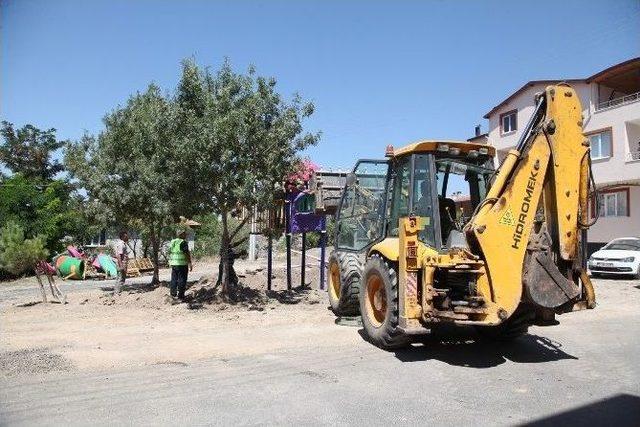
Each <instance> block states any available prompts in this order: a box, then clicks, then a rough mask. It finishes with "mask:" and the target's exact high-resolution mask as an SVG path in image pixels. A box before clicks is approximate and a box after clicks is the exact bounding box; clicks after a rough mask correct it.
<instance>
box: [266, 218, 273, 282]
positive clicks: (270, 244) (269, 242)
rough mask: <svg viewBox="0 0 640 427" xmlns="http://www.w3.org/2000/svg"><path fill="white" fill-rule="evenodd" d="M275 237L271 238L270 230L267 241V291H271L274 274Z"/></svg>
mask: <svg viewBox="0 0 640 427" xmlns="http://www.w3.org/2000/svg"><path fill="white" fill-rule="evenodd" d="M272 249H273V237H271V230H269V237H268V239H267V290H268V291H270V290H271V275H272V274H273V254H272V252H273V250H272Z"/></svg>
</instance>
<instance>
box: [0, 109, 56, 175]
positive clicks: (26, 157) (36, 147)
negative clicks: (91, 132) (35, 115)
mask: <svg viewBox="0 0 640 427" xmlns="http://www.w3.org/2000/svg"><path fill="white" fill-rule="evenodd" d="M0 134H1V135H2V138H3V143H2V145H0V164H4V165H6V167H7V168H8V169H9V170H10V171H11V172H13V173H21V174H22V175H23V176H24V177H25V178H27V179H32V178H37V179H39V180H41V181H43V182H46V181H51V180H52V179H53V178H54V177H55V176H56V174H58V172H61V171H62V170H63V169H64V168H63V166H62V164H61V163H60V162H59V161H58V160H56V159H54V158H53V155H54V154H55V153H56V151H58V150H59V149H60V148H62V147H63V146H64V145H65V141H59V140H58V139H57V138H56V130H55V129H53V128H52V129H48V130H40V129H38V128H37V127H35V126H33V125H30V124H28V125H25V126H23V127H22V128H20V129H18V130H16V129H14V126H13V124H12V123H9V122H7V121H3V122H2V129H0Z"/></svg>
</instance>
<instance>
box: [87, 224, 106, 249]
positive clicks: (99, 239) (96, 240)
mask: <svg viewBox="0 0 640 427" xmlns="http://www.w3.org/2000/svg"><path fill="white" fill-rule="evenodd" d="M106 243H107V230H105V229H104V228H103V229H102V230H101V231H100V232H99V233H97V234H95V235H93V236H92V237H91V241H90V242H89V246H104V245H105V244H106Z"/></svg>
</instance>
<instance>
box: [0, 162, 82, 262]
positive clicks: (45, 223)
mask: <svg viewBox="0 0 640 427" xmlns="http://www.w3.org/2000/svg"><path fill="white" fill-rule="evenodd" d="M8 221H13V222H15V223H17V224H18V225H20V227H21V228H22V229H23V230H24V233H25V235H26V236H28V237H33V236H36V235H42V236H43V238H44V239H45V242H46V247H47V248H48V249H49V250H51V251H60V250H61V249H62V248H63V247H64V243H63V242H62V239H63V238H65V237H70V238H71V239H73V240H78V239H82V238H84V237H86V236H85V235H86V234H87V233H89V232H90V231H91V229H90V226H89V224H88V223H87V219H86V217H85V216H84V215H83V205H82V200H81V199H80V198H79V197H78V196H77V195H76V194H75V190H74V189H73V187H72V186H71V185H70V184H69V183H68V182H67V181H65V180H61V179H58V180H53V181H48V182H43V181H42V180H40V179H39V178H26V177H25V176H23V175H22V174H20V173H18V174H14V175H12V176H11V177H8V178H1V179H0V226H2V225H4V224H5V223H7V222H8Z"/></svg>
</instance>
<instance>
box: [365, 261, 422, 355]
mask: <svg viewBox="0 0 640 427" xmlns="http://www.w3.org/2000/svg"><path fill="white" fill-rule="evenodd" d="M360 313H361V315H362V325H363V327H364V331H365V333H366V334H367V336H368V338H369V341H371V342H372V343H373V344H375V345H377V346H378V347H380V348H383V349H386V350H392V349H397V348H401V347H405V346H407V345H408V344H409V342H410V341H409V337H407V336H406V335H404V334H403V333H402V332H401V331H400V330H399V329H398V313H399V310H398V276H397V274H396V270H395V269H394V266H392V265H391V264H389V263H388V262H387V261H386V260H384V259H383V258H382V257H380V256H378V255H373V256H371V258H369V259H368V260H367V263H366V264H365V266H364V272H363V274H362V280H361V289H360Z"/></svg>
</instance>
